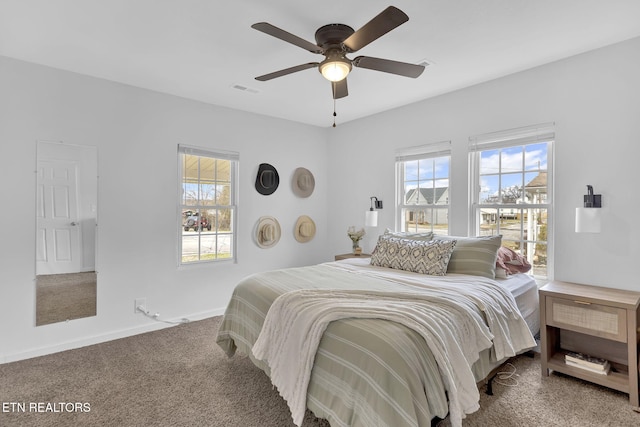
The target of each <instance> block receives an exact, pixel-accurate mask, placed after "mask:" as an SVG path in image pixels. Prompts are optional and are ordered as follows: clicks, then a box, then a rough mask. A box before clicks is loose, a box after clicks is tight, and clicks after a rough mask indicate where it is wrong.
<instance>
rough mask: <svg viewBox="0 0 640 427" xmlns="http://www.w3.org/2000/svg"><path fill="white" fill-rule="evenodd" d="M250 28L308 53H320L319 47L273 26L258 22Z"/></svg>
mask: <svg viewBox="0 0 640 427" xmlns="http://www.w3.org/2000/svg"><path fill="white" fill-rule="evenodd" d="M251 28H254V29H256V30H258V31H262V32H263V33H265V34H269V35H270V36H273V37H275V38H278V39H280V40H284V41H286V42H287V43H291V44H294V45H296V46H298V47H301V48H303V49H305V50H308V51H309V52H313V53H322V49H321V48H320V46H318V45H315V44H313V43H311V42H308V41H306V40H305V39H303V38H300V37H298V36H296V35H293V34H291V33H288V32H286V31H285V30H282V29H280V28H278V27H276V26H274V25H271V24H269V23H268V22H258V23H257V24H253V25H252V26H251Z"/></svg>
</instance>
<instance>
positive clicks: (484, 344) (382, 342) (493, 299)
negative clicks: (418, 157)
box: [217, 260, 535, 427]
mask: <svg viewBox="0 0 640 427" xmlns="http://www.w3.org/2000/svg"><path fill="white" fill-rule="evenodd" d="M407 319H408V320H407ZM217 343H218V345H220V346H221V347H222V348H223V349H224V351H225V352H226V353H227V355H229V356H233V355H234V354H235V353H240V354H243V355H247V356H249V357H250V358H251V360H252V361H253V363H254V364H255V365H256V366H258V367H259V368H261V369H263V370H264V371H265V372H266V373H267V375H269V376H270V377H271V380H272V382H273V383H274V385H275V386H276V388H277V389H278V391H279V392H280V394H281V395H282V396H283V398H284V399H285V400H286V401H287V403H288V405H289V407H290V409H291V412H292V418H293V421H294V423H295V424H296V425H300V423H301V420H302V415H303V414H304V410H305V408H306V409H309V410H311V411H312V412H313V413H314V414H315V415H316V416H317V417H319V418H324V419H327V420H328V421H329V423H330V424H331V426H332V427H338V426H345V427H371V426H389V427H392V426H393V427H409V426H413V427H425V426H430V425H431V420H432V419H433V418H434V417H438V418H445V417H446V416H447V415H448V414H450V417H451V421H452V424H453V425H460V423H461V420H462V418H464V416H465V414H468V413H471V412H473V411H475V410H477V409H478V400H479V392H478V389H477V387H476V386H475V384H476V382H477V381H480V380H482V379H484V378H485V377H486V376H487V375H488V374H489V373H490V372H491V370H492V369H494V368H495V367H497V366H499V365H500V364H501V363H503V362H504V360H506V359H507V358H509V357H511V356H513V355H515V354H518V353H521V352H523V351H525V350H527V349H529V348H531V347H533V346H534V345H535V341H534V340H533V337H532V333H531V331H530V329H529V327H528V326H527V323H526V322H525V320H524V319H523V317H522V315H521V313H520V310H519V309H518V304H517V302H516V300H515V298H514V296H513V295H512V294H511V292H509V291H508V290H507V288H506V287H505V286H503V285H501V284H500V283H499V281H496V280H491V279H486V278H482V277H477V276H468V275H461V274H453V275H447V276H442V277H434V276H426V275H423V274H417V273H410V272H405V271H398V270H392V269H388V268H382V267H373V266H371V265H369V264H368V263H366V262H364V260H346V261H340V262H332V263H325V264H320V265H316V266H309V267H300V268H290V269H283V270H276V271H270V272H266V273H259V274H255V275H252V276H250V277H248V278H246V279H245V280H243V281H242V282H240V283H239V284H238V285H237V286H236V288H235V290H234V293H233V295H232V298H231V301H230V302H229V305H228V307H227V309H226V312H225V315H224V319H223V321H222V322H221V324H220V328H219V331H218V336H217Z"/></svg>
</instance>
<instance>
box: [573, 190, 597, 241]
mask: <svg viewBox="0 0 640 427" xmlns="http://www.w3.org/2000/svg"><path fill="white" fill-rule="evenodd" d="M601 207H602V196H601V195H600V194H593V187H592V186H590V185H587V194H585V195H584V207H582V208H576V233H599V232H600V226H601V219H600V212H601V211H600V209H595V208H601Z"/></svg>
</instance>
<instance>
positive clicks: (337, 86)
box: [331, 78, 349, 99]
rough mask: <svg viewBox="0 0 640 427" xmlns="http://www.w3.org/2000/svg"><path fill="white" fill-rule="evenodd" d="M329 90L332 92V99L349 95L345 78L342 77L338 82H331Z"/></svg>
mask: <svg viewBox="0 0 640 427" xmlns="http://www.w3.org/2000/svg"><path fill="white" fill-rule="evenodd" d="M331 91H332V92H333V99H340V98H344V97H345V96H348V95H349V90H348V89H347V79H346V78H344V79H342V80H340V81H339V82H331Z"/></svg>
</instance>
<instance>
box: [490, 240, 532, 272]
mask: <svg viewBox="0 0 640 427" xmlns="http://www.w3.org/2000/svg"><path fill="white" fill-rule="evenodd" d="M496 267H499V268H502V269H504V270H505V271H506V272H507V274H517V273H526V272H527V271H529V270H531V264H529V261H527V259H526V258H525V257H523V256H522V255H520V254H519V253H517V252H515V251H513V250H511V249H509V248H507V247H504V246H500V248H499V249H498V257H497V258H496Z"/></svg>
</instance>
